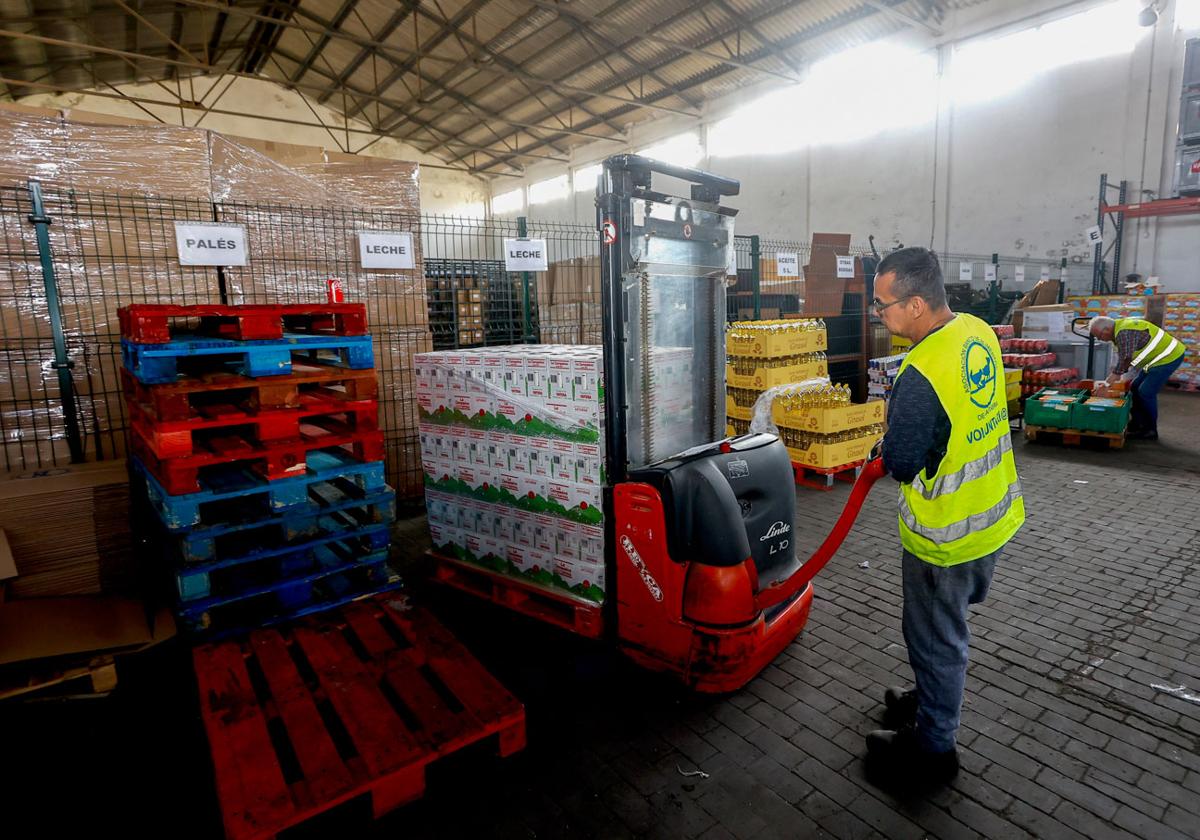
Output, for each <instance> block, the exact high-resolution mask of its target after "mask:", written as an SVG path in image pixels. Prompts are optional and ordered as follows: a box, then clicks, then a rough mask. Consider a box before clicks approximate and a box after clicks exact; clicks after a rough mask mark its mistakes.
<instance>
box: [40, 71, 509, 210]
mask: <svg viewBox="0 0 1200 840" xmlns="http://www.w3.org/2000/svg"><path fill="white" fill-rule="evenodd" d="M229 81H230V80H229V79H225V78H212V79H208V78H198V79H195V80H193V81H192V82H190V83H188V82H185V83H184V87H183V93H184V95H185V96H186V97H189V98H193V99H196V100H203V99H205V98H206V95H208V96H207V99H208V101H210V102H212V101H214V100H215V101H216V106H215V107H217V108H220V109H222V110H226V111H232V112H237V113H239V114H262V115H264V116H267V117H274V118H277V119H289V120H296V121H299V122H305V123H315V122H316V118H315V117H314V115H313V112H312V111H311V110H309V106H308V105H306V104H305V102H304V99H303V98H302V97H301V96H300V94H298V93H296V92H295V91H289V90H286V89H284V88H282V87H280V86H279V85H277V84H275V83H273V82H268V81H257V80H255V79H243V78H235V79H234V80H233V83H232V85H230V87H229V89H228V91H226V92H225V93H223V94H222V93H221V90H223V89H224V88H225V86H226V85H227V84H228V83H229ZM214 88H215V89H216V91H215V93H211V94H210V92H211V91H213V89H214ZM120 90H121V92H122V93H124V94H126V95H128V96H133V97H139V98H143V99H154V100H162V99H163V98H164V92H163V90H162V88H160V87H158V86H157V85H154V84H145V85H126V86H124V87H122V88H120ZM218 96H219V99H218ZM310 101H311V100H310ZM21 103H22V104H25V105H37V106H41V107H45V108H56V109H71V108H76V109H79V110H83V111H93V112H96V113H101V114H114V115H117V116H121V117H129V118H132V119H142V120H150V119H154V117H158V118H159V119H161V120H162V121H164V122H166V123H168V124H171V125H180V124H181V115H180V109H179V108H169V107H165V106H158V105H148V104H145V103H140V107H139V105H138V104H134V103H132V102H128V101H125V100H120V99H112V98H108V97H102V96H91V95H88V94H85V93H67V94H56V95H50V94H39V95H36V96H29V97H25V98H23V99H21ZM312 105H313V108H315V109H316V111H317V113H318V114H320V118H321V121H322V122H324V123H326V124H328V125H330V126H331V127H332V126H336V125H338V124H339V118H338V116H337V114H335V113H334V112H333V111H331V110H330V109H328V108H325V107H323V106H321V105H317V104H316V103H315V102H313V103H312ZM143 108H144V109H145V110H143ZM147 112H149V113H147ZM201 116H202V115H201V112H199V111H195V110H188V111H185V112H184V116H183V120H184V121H185V122H184V124H186V125H189V126H194V125H196V124H197V121H198V120H201ZM199 125H200V127H201V128H209V129H212V130H214V131H218V132H222V133H224V134H231V135H236V136H239V137H249V138H254V139H258V140H272V141H275V142H280V143H292V144H296V145H307V146H323V147H325V148H326V149H330V150H337V151H355V150H357V149H360V148H362V147H363V146H365V145H366V144H367V143H369V142H370V141H371V140H372V139H373V138H372V137H371V136H369V135H366V134H351V135H349V137H347V136H346V134H345V133H339V132H337V131H336V129H334V133H333V135H331V134H330V132H329V131H327V130H326V129H324V128H322V127H320V126H316V125H311V126H309V125H290V124H284V123H279V122H271V121H270V120H267V119H256V118H254V117H248V116H235V115H232V114H217V113H210V114H208V115H207V116H205V117H203V119H202V121H200V123H199ZM350 127H351V128H360V129H365V128H366V126H365V125H362V124H356V123H351V125H350ZM347 143H348V144H349V146H348V148H347ZM364 154H365V155H367V156H371V157H380V158H388V159H393V160H406V161H416V162H417V163H420V164H422V166H421V208H422V210H424V211H426V212H431V213H467V214H471V215H482V214H483V208H484V203H485V199H486V196H487V193H488V187H487V183H486V182H485V181H484V180H482V179H480V178H477V177H475V176H474V175H470V174H468V173H466V172H458V171H454V170H449V169H441V168H438V166H439V165H440V161H439V160H438V159H437V158H434V157H432V156H431V155H427V154H424V153H422V152H421V151H419V150H418V149H416V148H414V147H412V146H409V145H406V144H404V143H401V142H399V141H396V140H392V139H390V138H388V139H384V140H380V141H379V142H378V143H374V144H373V145H371V147H370V148H369V149H368V150H366V151H365V152H364Z"/></svg>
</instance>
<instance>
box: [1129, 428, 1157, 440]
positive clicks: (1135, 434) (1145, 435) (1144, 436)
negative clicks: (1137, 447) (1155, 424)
mask: <svg viewBox="0 0 1200 840" xmlns="http://www.w3.org/2000/svg"><path fill="white" fill-rule="evenodd" d="M1125 437H1127V438H1131V439H1132V440H1158V431H1157V430H1155V429H1138V430H1137V431H1131V432H1126V433H1125Z"/></svg>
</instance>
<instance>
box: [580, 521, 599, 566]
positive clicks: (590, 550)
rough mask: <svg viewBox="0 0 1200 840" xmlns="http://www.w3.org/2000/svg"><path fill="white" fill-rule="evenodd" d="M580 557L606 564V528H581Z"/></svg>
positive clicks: (589, 526) (581, 526) (582, 526)
mask: <svg viewBox="0 0 1200 840" xmlns="http://www.w3.org/2000/svg"><path fill="white" fill-rule="evenodd" d="M579 556H580V557H581V558H583V559H584V560H590V561H591V562H593V563H603V562H604V528H603V527H601V526H599V525H580V526H579Z"/></svg>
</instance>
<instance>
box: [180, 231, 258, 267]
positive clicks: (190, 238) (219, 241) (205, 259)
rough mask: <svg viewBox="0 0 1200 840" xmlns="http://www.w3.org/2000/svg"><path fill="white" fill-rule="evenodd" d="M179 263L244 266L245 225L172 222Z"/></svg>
mask: <svg viewBox="0 0 1200 840" xmlns="http://www.w3.org/2000/svg"><path fill="white" fill-rule="evenodd" d="M175 247H176V248H178V249H179V264H180V265H245V264H246V228H245V227H244V226H243V225H218V224H206V223H204V222H176V223H175Z"/></svg>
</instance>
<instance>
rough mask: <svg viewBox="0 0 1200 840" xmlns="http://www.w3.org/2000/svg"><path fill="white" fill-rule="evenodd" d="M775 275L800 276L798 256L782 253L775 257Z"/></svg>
mask: <svg viewBox="0 0 1200 840" xmlns="http://www.w3.org/2000/svg"><path fill="white" fill-rule="evenodd" d="M775 273H776V274H778V275H779V276H780V277H799V276H800V255H799V254H796V253H788V252H782V253H778V254H776V255H775Z"/></svg>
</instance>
